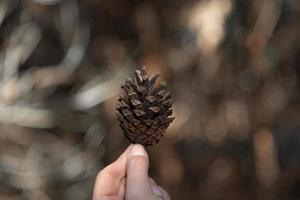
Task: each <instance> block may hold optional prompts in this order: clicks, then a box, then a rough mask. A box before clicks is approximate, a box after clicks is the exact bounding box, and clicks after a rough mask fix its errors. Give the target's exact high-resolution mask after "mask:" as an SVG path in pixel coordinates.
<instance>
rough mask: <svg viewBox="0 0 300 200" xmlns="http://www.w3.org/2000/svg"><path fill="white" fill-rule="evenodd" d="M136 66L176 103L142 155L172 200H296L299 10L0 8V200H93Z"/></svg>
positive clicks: (176, 3)
mask: <svg viewBox="0 0 300 200" xmlns="http://www.w3.org/2000/svg"><path fill="white" fill-rule="evenodd" d="M142 65H145V66H147V70H148V72H149V73H159V74H161V80H165V81H166V82H167V83H168V85H169V89H170V90H171V91H172V92H173V102H174V116H175V117H176V119H175V120H174V122H173V123H172V124H171V126H170V127H169V129H168V130H167V132H166V134H165V137H164V138H163V140H162V141H161V142H160V143H159V144H158V145H155V146H154V147H150V148H147V150H148V152H149V155H150V160H151V166H150V168H151V169H150V176H152V177H153V178H154V179H155V180H156V181H157V183H158V184H160V185H161V186H162V187H164V188H165V189H166V190H167V191H168V192H169V193H170V194H171V196H172V199H174V200H181V199H188V200H193V199H199V200H229V199H230V200H254V199H255V200H256V199H257V200H271V199H272V200H273V199H278V200H296V199H300V135H299V134H300V93H299V92H300V90H299V89H300V84H299V79H300V2H299V1H298V0H199V1H196V0H169V1H159V0H152V1H151V0H110V1H104V0H78V1H76V0H1V1H0V130H1V131H0V199H4V200H6V199H7V200H19V199H26V200H27V199H28V200H35V199H40V200H52V199H55V200H58V199H72V200H73V199H74V200H85V199H91V194H92V189H93V184H94V181H95V177H96V174H97V173H98V172H99V171H100V170H101V169H102V168H103V167H104V166H105V165H107V164H108V163H110V162H111V161H113V160H114V159H116V158H117V157H118V155H119V154H120V153H121V152H122V151H123V150H124V149H125V148H126V147H127V146H128V145H129V142H128V141H127V140H126V139H124V136H123V135H122V131H121V129H120V128H119V125H118V122H117V120H116V116H115V105H116V101H117V98H118V93H119V88H120V84H121V83H122V82H123V81H124V80H125V78H126V77H128V76H132V74H133V71H134V70H135V69H136V68H137V67H139V66H142Z"/></svg>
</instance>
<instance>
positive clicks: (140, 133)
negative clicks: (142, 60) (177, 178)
mask: <svg viewBox="0 0 300 200" xmlns="http://www.w3.org/2000/svg"><path fill="white" fill-rule="evenodd" d="M158 77H159V75H154V76H152V77H151V78H149V77H148V75H147V73H146V68H145V67H143V68H142V69H140V70H136V71H135V76H134V78H133V79H130V78H128V79H127V80H126V81H125V83H124V84H123V85H122V86H121V94H120V97H119V100H118V103H117V117H118V120H119V122H120V126H121V128H122V130H123V132H124V135H125V136H126V137H127V138H128V139H129V140H130V141H131V142H132V143H139V144H142V145H144V146H151V145H153V144H155V143H158V142H159V141H160V139H161V138H162V137H163V134H164V132H165V131H166V129H167V128H168V126H169V125H170V123H171V122H172V121H173V120H174V117H172V116H171V115H172V103H171V92H169V91H168V90H167V88H166V84H165V83H164V82H161V83H159V85H158V86H156V85H155V82H156V81H157V79H158Z"/></svg>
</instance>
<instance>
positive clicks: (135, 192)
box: [93, 144, 170, 200]
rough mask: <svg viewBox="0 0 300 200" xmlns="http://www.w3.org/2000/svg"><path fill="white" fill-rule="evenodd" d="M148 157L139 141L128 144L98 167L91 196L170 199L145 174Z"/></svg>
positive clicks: (97, 198) (101, 198) (101, 199)
mask: <svg viewBox="0 0 300 200" xmlns="http://www.w3.org/2000/svg"><path fill="white" fill-rule="evenodd" d="M148 169H149V157H148V154H147V152H146V150H145V149H144V147H143V146H142V145H139V144H135V145H130V146H129V147H128V148H127V149H126V150H125V151H124V152H123V153H122V154H121V155H120V157H119V158H118V159H117V160H116V161H114V162H113V163H111V164H110V165H108V166H107V167H105V168H104V169H103V170H101V171H100V172H99V173H98V175H97V178H96V182H95V186H94V192H93V200H124V199H126V200H140V199H143V200H158V199H163V200H170V197H169V195H168V193H167V192H166V191H165V190H163V189H162V188H161V187H159V186H158V185H157V184H156V183H155V181H154V180H153V179H151V178H150V177H149V176H148Z"/></svg>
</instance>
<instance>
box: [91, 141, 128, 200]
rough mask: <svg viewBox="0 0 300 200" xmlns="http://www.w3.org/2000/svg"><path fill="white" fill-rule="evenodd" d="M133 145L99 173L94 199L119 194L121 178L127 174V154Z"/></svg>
mask: <svg viewBox="0 0 300 200" xmlns="http://www.w3.org/2000/svg"><path fill="white" fill-rule="evenodd" d="M131 146H132V145H130V146H129V147H128V148H127V149H126V150H125V151H124V152H123V153H122V154H121V156H120V157H119V158H118V159H117V160H116V161H114V162H113V163H111V164H110V165H108V166H107V167H105V168H104V169H103V170H101V171H100V172H99V173H98V175H97V178H96V182H95V186H94V192H93V199H94V200H95V199H99V198H100V197H103V196H111V195H117V193H118V191H119V187H120V184H121V180H122V178H124V177H125V175H126V162H127V156H128V153H129V152H130V149H131Z"/></svg>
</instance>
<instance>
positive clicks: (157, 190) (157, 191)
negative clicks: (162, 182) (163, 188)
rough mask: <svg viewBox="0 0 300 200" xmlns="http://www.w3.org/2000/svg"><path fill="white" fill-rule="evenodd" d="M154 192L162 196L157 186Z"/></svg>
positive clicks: (153, 187)
mask: <svg viewBox="0 0 300 200" xmlns="http://www.w3.org/2000/svg"><path fill="white" fill-rule="evenodd" d="M152 191H153V192H154V193H155V194H156V195H161V192H160V190H159V189H158V187H156V186H152Z"/></svg>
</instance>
